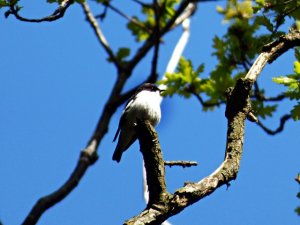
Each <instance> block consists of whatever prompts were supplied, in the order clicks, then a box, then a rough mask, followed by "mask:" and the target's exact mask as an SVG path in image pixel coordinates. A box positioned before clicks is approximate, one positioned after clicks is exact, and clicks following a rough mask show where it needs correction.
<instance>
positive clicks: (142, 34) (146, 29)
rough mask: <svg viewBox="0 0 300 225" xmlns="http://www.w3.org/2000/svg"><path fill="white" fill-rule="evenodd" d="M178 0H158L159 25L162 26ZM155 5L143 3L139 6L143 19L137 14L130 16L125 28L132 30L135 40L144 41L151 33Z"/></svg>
mask: <svg viewBox="0 0 300 225" xmlns="http://www.w3.org/2000/svg"><path fill="white" fill-rule="evenodd" d="M178 2H179V0H159V1H158V6H157V7H159V8H160V9H162V10H161V12H162V13H161V15H160V17H159V27H164V26H165V25H166V23H167V21H168V19H170V18H171V17H172V16H173V15H174V13H175V6H176V5H177V3H178ZM154 10H155V6H154V5H153V4H143V5H142V6H141V14H142V16H143V17H145V18H144V19H141V18H139V17H137V16H134V17H133V18H132V21H130V22H129V23H128V24H127V28H128V29H129V30H130V31H131V32H132V34H133V36H135V40H136V41H137V42H139V41H144V40H146V39H148V38H149V37H150V36H151V35H152V30H154V27H155V26H156V25H155V24H156V21H155V20H156V19H155V11H154Z"/></svg>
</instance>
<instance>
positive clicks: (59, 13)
mask: <svg viewBox="0 0 300 225" xmlns="http://www.w3.org/2000/svg"><path fill="white" fill-rule="evenodd" d="M73 3H74V0H67V1H65V2H64V4H62V5H60V6H59V7H58V8H57V9H56V10H55V11H54V12H53V13H52V14H51V15H50V16H46V17H43V18H40V19H28V18H25V17H23V16H20V15H19V11H20V8H19V6H18V5H16V4H12V5H10V7H9V8H10V9H9V10H8V11H7V12H6V13H5V16H6V17H8V16H9V15H14V16H15V17H16V19H18V20H20V21H23V22H31V23H41V22H52V21H55V20H58V19H60V18H62V17H63V16H64V15H65V12H66V10H67V9H68V8H69V6H70V5H72V4H73Z"/></svg>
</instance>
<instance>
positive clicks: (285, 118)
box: [257, 114, 292, 135]
mask: <svg viewBox="0 0 300 225" xmlns="http://www.w3.org/2000/svg"><path fill="white" fill-rule="evenodd" d="M291 118H292V116H291V114H286V115H284V116H282V117H281V118H280V124H279V126H278V128H276V129H275V130H271V129H269V128H267V127H266V126H265V125H264V124H263V123H262V122H261V121H260V120H258V122H257V124H258V126H260V127H261V128H262V129H263V130H264V131H265V132H266V133H267V134H270V135H275V134H278V133H280V132H281V131H283V129H284V125H285V123H286V122H287V121H288V120H289V119H291Z"/></svg>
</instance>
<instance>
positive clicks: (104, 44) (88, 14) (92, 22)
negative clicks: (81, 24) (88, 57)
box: [80, 2, 121, 70]
mask: <svg viewBox="0 0 300 225" xmlns="http://www.w3.org/2000/svg"><path fill="white" fill-rule="evenodd" d="M80 5H81V6H82V8H83V11H84V13H85V15H86V19H87V21H88V22H89V23H90V25H91V27H92V28H93V30H94V32H95V34H96V37H97V39H98V41H99V42H100V44H101V46H102V47H103V48H104V50H105V51H106V53H107V54H108V56H109V58H110V59H111V61H112V62H113V63H114V64H115V66H116V67H117V69H119V70H120V69H121V64H120V62H119V60H118V59H117V58H116V56H115V54H114V53H113V51H112V49H111V48H110V46H109V44H108V42H107V40H106V38H105V36H104V34H103V33H102V31H101V29H100V27H99V24H98V22H97V20H96V18H95V17H94V16H93V14H92V13H91V10H90V7H89V5H88V4H87V3H86V2H83V3H80Z"/></svg>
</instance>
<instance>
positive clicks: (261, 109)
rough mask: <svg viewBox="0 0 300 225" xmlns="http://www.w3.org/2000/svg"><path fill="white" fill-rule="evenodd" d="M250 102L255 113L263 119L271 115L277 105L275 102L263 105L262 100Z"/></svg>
mask: <svg viewBox="0 0 300 225" xmlns="http://www.w3.org/2000/svg"><path fill="white" fill-rule="evenodd" d="M252 104H253V105H252V106H253V109H254V112H255V114H256V115H257V116H260V117H261V118H263V119H266V118H267V117H272V115H273V113H274V112H275V111H276V109H277V106H278V105H277V104H275V105H267V106H265V104H264V102H262V101H253V102H252Z"/></svg>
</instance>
